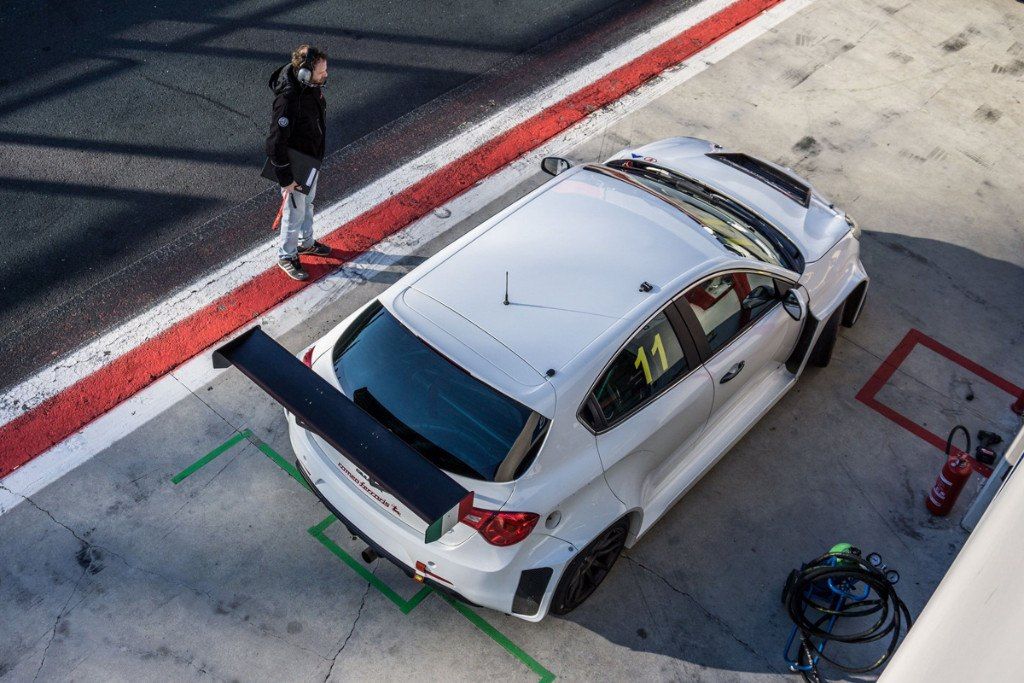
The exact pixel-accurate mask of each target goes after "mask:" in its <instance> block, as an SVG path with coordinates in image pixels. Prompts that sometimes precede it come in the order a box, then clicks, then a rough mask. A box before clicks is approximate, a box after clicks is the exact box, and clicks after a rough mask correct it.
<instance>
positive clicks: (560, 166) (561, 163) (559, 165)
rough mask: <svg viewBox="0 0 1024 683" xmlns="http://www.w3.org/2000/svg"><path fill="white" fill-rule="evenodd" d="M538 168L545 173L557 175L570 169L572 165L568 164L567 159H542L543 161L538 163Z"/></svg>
mask: <svg viewBox="0 0 1024 683" xmlns="http://www.w3.org/2000/svg"><path fill="white" fill-rule="evenodd" d="M540 167H541V169H542V170H543V171H544V172H545V173H548V174H550V175H558V174H559V173H565V172H566V171H568V170H569V169H570V168H572V164H570V163H569V160H568V159H563V158H562V157H544V160H543V161H541V162H540Z"/></svg>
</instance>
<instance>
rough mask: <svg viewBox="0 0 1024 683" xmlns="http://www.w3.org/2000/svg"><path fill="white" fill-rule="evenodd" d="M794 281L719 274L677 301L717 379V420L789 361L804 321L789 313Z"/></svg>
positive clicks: (761, 275)
mask: <svg viewBox="0 0 1024 683" xmlns="http://www.w3.org/2000/svg"><path fill="white" fill-rule="evenodd" d="M789 287H790V284H789V283H786V282H785V281H782V280H780V279H778V278H775V277H773V276H771V275H768V274H766V273H760V272H756V271H752V270H751V271H747V270H736V271H731V272H727V273H719V274H716V275H714V276H712V277H709V278H706V279H705V280H703V281H701V282H699V283H697V284H696V285H694V286H692V287H690V288H688V289H687V290H686V292H684V293H683V295H682V296H681V297H679V298H678V299H677V300H676V302H677V304H678V305H679V308H680V313H681V314H682V315H683V317H684V319H686V320H687V322H688V323H689V325H690V328H691V330H692V334H693V337H694V340H695V342H696V344H697V347H698V349H699V350H700V351H701V355H702V357H703V358H704V367H705V368H706V369H707V371H708V374H709V375H710V376H711V378H712V382H713V386H714V392H715V398H714V406H713V408H712V412H711V421H712V422H714V421H715V420H716V419H717V418H718V417H719V416H720V415H722V414H723V413H724V412H725V411H728V410H729V408H730V407H731V406H733V405H734V404H735V402H736V401H738V400H741V399H742V396H743V395H744V394H745V393H747V391H749V390H750V389H752V388H753V387H756V386H757V385H758V384H759V383H760V382H762V381H764V380H765V379H766V378H767V377H768V376H770V375H771V374H772V373H774V372H776V371H778V370H779V369H780V368H781V366H782V365H783V364H784V363H785V362H786V359H787V358H788V357H789V354H790V353H791V351H792V349H793V347H794V346H795V345H796V341H797V337H798V336H799V334H800V325H801V324H800V322H798V321H796V320H794V319H793V318H792V317H791V316H790V315H789V314H788V313H786V312H785V310H784V309H783V307H782V305H781V299H782V295H783V294H784V293H785V291H786V290H787V289H788V288H789Z"/></svg>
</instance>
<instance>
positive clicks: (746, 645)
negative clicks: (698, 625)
mask: <svg viewBox="0 0 1024 683" xmlns="http://www.w3.org/2000/svg"><path fill="white" fill-rule="evenodd" d="M622 557H624V558H626V561H628V562H630V563H631V564H634V565H636V566H637V567H639V568H640V569H643V570H644V571H645V572H648V573H649V574H651V575H653V576H655V577H657V578H658V579H659V580H660V581H661V582H662V583H664V584H665V585H666V586H668V587H669V588H670V589H672V590H673V591H674V592H676V593H678V594H679V595H682V596H683V597H684V598H686V599H687V600H689V601H690V603H692V604H693V605H694V606H695V607H696V608H697V609H699V610H700V611H701V612H702V613H703V614H704V616H705V617H707V618H708V619H709V620H710V621H712V622H714V623H715V624H716V625H718V627H719V628H720V629H721V630H722V631H724V632H725V633H726V634H727V635H728V636H729V637H730V638H732V639H733V640H735V641H736V642H737V643H738V644H739V645H740V646H741V647H743V649H744V650H746V651H747V652H749V653H750V654H752V655H754V656H755V657H757V658H758V659H760V660H761V661H762V662H764V664H765V666H767V667H768V668H769V670H771V671H774V672H776V673H782V672H781V671H780V670H779V669H778V668H777V667H776V666H775V665H774V664H772V663H771V662H770V661H769V660H768V659H767V658H766V657H765V656H764V655H762V654H761V653H760V652H758V651H757V650H756V649H754V646H753V645H751V644H750V643H748V642H746V641H745V640H743V639H742V638H740V637H739V636H737V635H736V634H735V633H734V632H733V630H732V628H730V627H729V625H728V624H726V623H725V621H723V620H722V618H721V617H719V616H718V615H716V614H715V613H713V612H712V611H711V610H709V609H708V608H706V607H705V606H704V605H702V604H701V602H700V601H699V600H697V598H695V597H693V596H692V595H691V594H689V593H687V592H686V591H684V590H682V589H681V588H678V587H676V586H675V585H673V584H672V582H670V581H669V580H668V579H666V578H665V577H664V576H662V575H661V574H659V573H658V572H656V571H654V570H653V569H651V568H650V567H648V566H647V565H645V564H644V563H642V562H640V561H639V560H637V559H634V558H633V557H632V556H631V555H627V554H626V553H622Z"/></svg>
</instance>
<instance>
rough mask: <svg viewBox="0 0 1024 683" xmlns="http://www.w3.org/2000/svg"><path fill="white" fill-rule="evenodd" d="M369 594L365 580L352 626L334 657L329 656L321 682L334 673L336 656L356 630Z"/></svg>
mask: <svg viewBox="0 0 1024 683" xmlns="http://www.w3.org/2000/svg"><path fill="white" fill-rule="evenodd" d="M369 594H370V583H369V582H367V584H366V590H365V591H364V592H363V599H362V600H361V601H360V602H359V611H358V612H356V618H355V619H353V620H352V628H350V629H349V630H348V635H347V636H345V640H344V641H343V642H342V643H341V647H339V648H338V651H337V652H335V653H334V657H332V658H331V666H330V668H329V669H327V675H326V676H324V681H323V683H327V681H328V680H330V678H331V674H332V673H334V665H335V664H337V663H338V657H340V656H341V653H342V652H343V651H344V650H345V646H346V645H348V641H349V638H351V637H352V634H353V633H355V632H356V624H357V623H359V618H360V617H361V616H363V607H365V606H366V597H367V596H368V595H369Z"/></svg>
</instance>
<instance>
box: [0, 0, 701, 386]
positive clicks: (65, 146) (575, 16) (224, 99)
mask: <svg viewBox="0 0 1024 683" xmlns="http://www.w3.org/2000/svg"><path fill="white" fill-rule="evenodd" d="M680 4H681V3H679V2H668V1H667V0H655V1H653V2H641V1H640V0H620V1H616V0H562V2H559V3H551V2H545V1H544V0H520V1H519V2H515V3H509V2H502V1H501V0H488V1H478V2H471V3H467V2H450V1H444V2H442V1H435V2H430V3H420V2H383V3H381V2H374V3H370V2H363V1H360V2H346V3H330V2H313V1H311V0H290V1H289V2H269V1H266V0H253V1H251V2H234V1H225V0H221V1H218V0H181V1H180V2H175V3H160V4H156V5H154V4H153V3H117V4H116V5H115V4H112V3H106V2H99V1H95V0H93V1H88V2H75V3H67V2H56V1H50V2H23V1H17V2H8V3H5V4H4V10H3V13H2V15H0V56H2V60H3V64H4V69H3V71H2V72H0V206H3V211H2V212H0V240H2V242H3V244H4V248H3V249H2V250H0V354H2V355H3V357H4V358H7V359H11V358H14V359H16V360H15V361H14V362H5V363H0V390H3V389H6V388H9V387H10V386H12V385H13V384H15V383H17V382H18V381H20V380H22V379H24V378H25V377H27V376H30V375H31V374H32V373H33V372H34V371H35V370H37V369H38V368H40V367H43V366H45V365H47V364H49V363H51V362H53V361H54V360H55V359H57V358H59V357H61V356H63V355H65V354H66V353H68V352H70V351H72V350H74V349H75V348H77V347H79V346H81V345H83V344H85V343H87V342H88V341H90V340H91V339H93V338H95V337H96V336H97V335H99V334H101V333H102V332H103V331H105V330H107V329H109V328H111V327H113V326H114V325H116V324H117V323H119V322H121V321H123V320H126V319H128V318H130V317H131V316H132V315H134V314H136V313H138V312H139V311H141V310H144V309H145V308H147V307H148V306H150V305H152V304H153V303H155V302H156V301H158V300H160V299H161V298H163V297H164V296H166V295H167V294H169V293H171V292H172V291H175V290H177V289H179V288H180V287H181V286H183V285H185V284H187V283H188V282H190V281H192V280H193V279H195V278H196V277H198V276H200V275H201V274H202V273H203V272H206V271H209V270H212V269H213V268H215V267H217V266H218V265H220V264H222V263H224V262H226V261H228V260H230V259H231V258H232V257H233V256H234V255H236V254H238V253H241V252H244V251H246V250H247V249H249V248H251V247H252V246H253V245H255V244H257V243H258V242H260V241H262V240H264V239H266V237H267V226H268V224H269V222H270V220H271V218H272V216H273V213H274V206H275V202H274V199H273V197H274V190H273V188H272V187H271V185H270V184H269V183H267V181H265V180H263V179H261V178H260V177H259V175H258V172H259V168H260V166H261V165H262V162H263V152H262V147H263V139H264V137H265V135H266V133H267V129H268V126H269V124H270V121H269V119H270V114H269V108H270V101H271V95H270V91H269V90H268V88H267V86H266V82H267V78H268V76H269V74H270V73H271V71H273V70H274V68H276V67H277V66H279V65H280V64H282V63H284V62H285V61H286V60H287V56H288V53H289V52H290V50H291V49H292V48H293V47H294V46H295V45H296V44H298V43H300V42H311V43H314V44H318V45H320V46H322V47H323V48H325V49H326V50H327V51H328V53H329V54H330V55H331V59H330V83H329V88H328V90H327V93H326V94H327V99H328V117H329V130H328V154H333V155H334V160H335V161H336V162H337V163H338V164H339V167H340V168H342V169H344V173H336V174H335V177H334V179H333V181H332V182H331V184H330V187H326V186H322V187H321V191H320V196H319V197H318V199H319V200H320V202H324V201H330V200H331V199H335V198H339V197H341V196H344V194H345V193H346V192H350V191H352V190H353V189H355V188H357V187H358V186H360V185H362V184H365V183H366V182H369V181H370V180H372V179H373V178H374V177H377V176H379V175H380V174H381V173H383V172H386V171H387V170H389V169H390V168H393V167H395V166H397V165H398V164H399V163H400V162H401V161H402V160H403V159H404V158H407V157H408V156H409V155H410V154H412V153H414V152H416V151H417V150H418V149H420V148H423V147H426V146H429V145H430V144H432V143H434V142H439V141H440V140H441V139H443V135H444V134H445V133H446V132H448V131H450V130H451V127H452V126H454V125H458V124H459V123H464V122H466V121H467V120H471V119H473V118H474V117H478V116H482V115H485V114H486V113H487V112H488V110H489V109H490V108H493V107H494V106H498V105H500V103H501V102H502V101H503V100H507V99H509V98H514V97H517V96H519V95H521V94H525V93H526V92H529V91H530V90H531V89H533V88H535V87H538V86H539V85H540V84H542V83H543V82H544V81H545V80H546V79H551V78H554V77H556V76H557V75H558V74H559V73H562V72H564V70H566V69H568V68H571V67H572V66H573V65H574V64H578V63H580V62H581V61H582V60H585V59H588V58H589V57H591V56H593V55H594V54H597V53H599V52H600V51H601V50H603V49H604V48H605V46H607V45H609V44H613V43H614V42H617V41H619V40H622V39H624V38H625V37H626V36H627V35H629V34H631V33H635V32H637V31H639V30H642V29H643V28H646V27H647V26H648V25H650V23H653V22H654V21H656V20H657V19H658V18H659V17H660V16H662V15H663V14H664V13H666V12H668V11H672V10H674V9H678V7H679V6H680ZM325 180H326V179H325Z"/></svg>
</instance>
